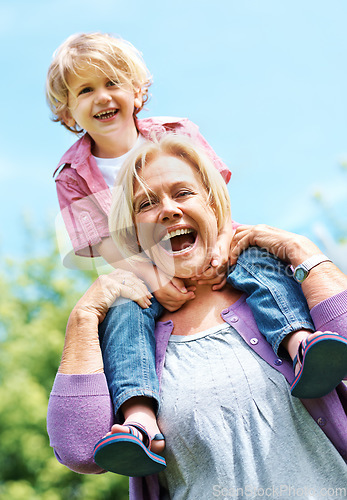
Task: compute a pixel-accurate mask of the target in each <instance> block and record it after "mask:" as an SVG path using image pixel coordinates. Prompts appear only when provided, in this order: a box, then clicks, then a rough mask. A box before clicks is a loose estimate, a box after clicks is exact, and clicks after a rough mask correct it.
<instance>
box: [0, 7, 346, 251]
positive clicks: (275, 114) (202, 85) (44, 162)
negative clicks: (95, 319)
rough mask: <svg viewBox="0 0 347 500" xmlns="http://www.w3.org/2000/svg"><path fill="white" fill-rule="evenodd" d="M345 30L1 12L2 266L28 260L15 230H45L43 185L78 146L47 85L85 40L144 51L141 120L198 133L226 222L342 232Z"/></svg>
mask: <svg viewBox="0 0 347 500" xmlns="http://www.w3.org/2000/svg"><path fill="white" fill-rule="evenodd" d="M346 23H347V3H346V1H345V0H331V1H330V2H326V1H320V0H305V1H304V2H303V1H302V0H291V1H289V0H288V1H287V0H283V1H278V0H237V1H236V0H215V1H214V2H211V1H210V0H209V1H207V0H190V1H189V0H188V1H187V0H185V1H183V0H176V1H175V2H163V1H159V0H158V1H154V0H148V1H146V2H140V1H139V0H127V2H124V1H118V0H105V1H100V2H92V1H90V0H83V1H81V0H60V1H59V2H58V1H55V0H52V1H49V0H45V1H37V0H36V1H35V0H34V1H32V2H27V1H16V0H14V1H13V2H7V1H6V2H4V1H0V39H1V40H0V42H1V43H0V47H1V49H0V58H1V78H0V91H1V109H2V120H1V122H2V123H1V150H0V186H1V197H0V223H1V225H0V251H1V253H2V254H5V255H9V256H17V255H23V252H25V244H24V238H23V217H24V218H29V219H30V220H31V224H32V225H33V226H34V227H37V228H45V227H48V226H50V227H53V225H54V219H55V217H56V215H57V213H58V204H57V200H56V194H55V186H54V182H53V180H52V173H53V171H54V168H55V165H56V163H57V162H58V160H59V158H60V157H61V155H62V154H63V153H64V151H65V150H66V149H67V148H68V147H69V146H70V145H71V144H72V143H73V141H74V140H75V137H74V136H73V135H72V134H69V132H67V131H66V130H64V129H63V128H62V127H61V126H59V125H57V124H55V123H53V122H51V121H50V114H49V110H48V107H47V105H46V103H45V96H44V82H45V76H46V72H47V68H48V65H49V63H50V60H51V56H52V53H53V51H54V50H55V49H56V48H57V46H58V45H59V44H60V43H61V42H62V41H63V40H64V39H65V38H66V37H67V36H69V35H70V34H72V33H76V32H82V31H84V32H90V31H102V32H109V33H113V34H118V35H120V36H122V37H123V38H125V39H128V40H130V41H131V42H132V43H133V44H134V45H135V46H136V47H137V48H138V49H140V50H141V51H142V53H143V55H144V59H145V61H146V63H147V65H148V67H149V68H150V70H151V72H152V74H153V76H154V84H153V86H152V88H151V93H152V97H151V99H150V101H149V103H148V104H147V109H148V110H147V111H145V112H142V113H141V116H142V117H146V116H152V115H153V116H154V115H173V116H186V117H188V118H190V119H191V120H192V121H194V122H195V123H197V124H198V125H199V126H200V130H201V132H202V133H203V135H204V136H205V137H206V139H207V140H208V141H209V142H210V144H211V145H212V146H213V148H214V149H215V150H216V152H217V153H218V154H219V155H220V156H221V157H222V158H223V159H224V160H225V162H226V163H227V164H228V165H229V166H230V168H231V170H232V171H233V176H232V180H231V181H230V183H229V191H230V194H231V199H232V209H233V217H234V219H235V220H237V221H239V222H244V223H261V222H262V223H267V224H271V225H276V226H279V227H283V228H285V229H289V230H296V231H304V232H305V233H306V234H308V235H310V236H312V235H316V234H318V233H317V231H318V230H317V229H316V228H317V226H319V227H320V231H321V232H322V231H323V232H324V231H325V232H326V230H327V227H328V225H329V219H328V217H327V216H326V214H327V213H329V214H330V213H333V217H336V216H337V218H338V220H339V222H340V223H341V224H344V225H345V226H346V213H347V210H346V208H347V172H346V171H344V170H343V169H342V168H341V166H340V164H341V162H344V161H346V158H347V30H346ZM316 192H320V193H322V195H323V198H324V203H325V204H326V207H327V209H326V210H325V211H323V210H322V209H321V207H320V206H319V204H317V202H316V201H315V200H314V199H313V195H314V193H316ZM322 224H323V226H322ZM322 227H323V229H322ZM328 231H332V228H331V227H330V228H329V227H328ZM314 237H316V236H314ZM30 244H31V243H30ZM33 245H34V243H33ZM26 246H28V242H27V244H26ZM34 249H35V251H37V252H40V246H38V247H34Z"/></svg>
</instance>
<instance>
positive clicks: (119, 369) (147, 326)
mask: <svg viewBox="0 0 347 500" xmlns="http://www.w3.org/2000/svg"><path fill="white" fill-rule="evenodd" d="M151 300H152V305H151V307H149V308H148V309H142V308H141V307H140V306H139V305H138V304H137V303H136V302H132V301H127V300H126V299H122V298H120V299H118V300H117V301H116V303H115V305H114V306H113V307H111V308H110V309H109V311H108V313H107V315H106V317H105V319H104V321H103V322H102V323H101V324H100V325H99V340H100V346H101V351H102V356H103V361H104V369H105V376H106V379H107V384H108V387H109V390H110V394H111V398H112V401H113V405H114V412H115V415H116V417H119V414H118V411H119V408H120V406H121V405H122V404H123V403H124V402H125V401H127V400H128V399H130V398H132V397H134V396H147V397H149V398H152V399H153V404H154V409H155V411H157V410H158V407H159V383H158V378H157V375H156V371H155V338H154V328H155V323H156V321H157V320H158V319H159V318H160V316H161V315H162V313H163V311H164V308H163V306H161V305H160V304H159V302H158V301H157V300H156V299H155V298H154V297H153V299H151Z"/></svg>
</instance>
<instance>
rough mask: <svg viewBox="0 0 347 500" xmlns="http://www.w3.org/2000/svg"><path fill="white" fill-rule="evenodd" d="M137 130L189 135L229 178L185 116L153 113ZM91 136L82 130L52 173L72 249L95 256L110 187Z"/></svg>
mask: <svg viewBox="0 0 347 500" xmlns="http://www.w3.org/2000/svg"><path fill="white" fill-rule="evenodd" d="M136 127H137V129H138V131H139V132H140V133H141V134H142V135H143V136H144V137H145V138H146V139H148V140H151V137H153V135H155V136H156V137H158V136H160V135H162V134H164V133H166V132H172V133H176V134H182V135H185V136H188V137H190V138H191V139H192V140H193V141H195V142H196V144H197V145H199V146H202V147H203V148H204V149H205V151H206V153H207V154H208V156H209V157H210V159H211V160H212V161H213V163H214V165H215V167H216V168H217V169H218V171H219V172H220V173H221V175H222V176H223V178H224V180H225V182H229V179H230V176H231V172H230V171H229V169H228V168H227V166H226V165H225V164H224V163H223V161H222V160H221V159H220V158H219V157H218V156H217V155H216V153H215V152H214V151H213V149H212V148H211V147H210V146H209V144H208V143H207V141H206V140H205V139H204V138H203V136H202V135H201V134H200V132H199V129H198V127H197V125H195V124H194V123H192V122H191V121H189V120H188V119H187V118H173V117H155V118H145V119H143V120H136ZM91 145H92V140H91V138H90V136H89V135H88V134H85V135H84V136H83V137H82V138H81V139H79V140H78V141H77V142H75V144H74V145H73V146H72V147H71V148H70V149H69V150H68V151H67V152H66V153H65V154H64V155H63V157H62V158H61V160H60V162H59V164H58V167H57V169H56V170H55V172H54V174H53V176H54V177H55V181H56V187H57V194H58V200H59V205H60V210H61V214H62V217H63V219H64V223H65V226H66V229H67V232H68V234H69V237H70V240H71V243H72V246H73V249H74V252H75V254H76V255H80V256H83V257H98V256H99V253H98V252H97V250H96V249H95V245H98V244H99V243H101V240H102V238H106V237H108V236H109V230H108V214H109V211H110V207H111V199H112V195H111V190H110V189H109V188H108V186H107V184H106V182H105V180H104V178H103V176H102V174H101V172H100V170H99V168H98V166H97V164H96V161H95V159H94V157H93V155H92V153H91Z"/></svg>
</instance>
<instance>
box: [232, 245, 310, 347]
mask: <svg viewBox="0 0 347 500" xmlns="http://www.w3.org/2000/svg"><path fill="white" fill-rule="evenodd" d="M228 283H230V284H231V285H232V286H233V287H234V288H237V289H238V290H242V291H243V292H245V293H246V294H247V295H248V297H247V299H246V301H247V303H248V304H249V306H250V308H251V310H252V313H253V316H254V319H255V321H256V323H257V326H258V328H259V331H260V332H261V333H262V334H263V335H264V337H265V338H266V340H267V341H268V342H269V344H271V345H272V348H273V350H274V351H275V353H277V351H278V348H279V345H280V343H281V342H282V340H283V339H284V337H286V336H287V335H288V334H289V333H291V332H295V331H297V330H301V329H306V330H312V331H315V328H314V325H313V322H312V318H311V315H310V311H309V309H308V305H307V302H306V299H305V296H304V294H303V292H302V290H301V285H300V284H299V283H297V282H296V281H295V280H294V278H293V273H292V271H291V270H290V266H289V265H288V264H286V263H285V262H283V261H282V260H280V259H278V258H277V257H275V256H274V255H272V254H271V253H269V252H268V251H267V250H265V249H263V248H259V247H249V248H247V250H245V251H244V252H243V253H242V254H241V255H240V256H239V258H238V260H237V264H236V265H235V266H234V269H233V270H232V271H231V272H230V274H229V276H228Z"/></svg>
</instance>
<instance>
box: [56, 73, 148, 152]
mask: <svg viewBox="0 0 347 500" xmlns="http://www.w3.org/2000/svg"><path fill="white" fill-rule="evenodd" d="M67 81H68V85H69V88H70V89H69V94H68V110H67V111H66V112H65V113H64V116H63V119H64V121H65V123H66V124H67V125H68V126H73V125H75V123H78V125H79V126H80V127H81V128H83V129H84V130H85V131H86V132H88V134H89V135H90V136H91V137H92V138H93V140H94V142H95V148H94V151H93V153H94V154H95V155H96V156H100V157H103V156H104V157H109V156H110V153H109V144H110V142H112V144H114V153H113V154H111V156H115V157H116V156H121V155H122V154H125V153H126V152H127V151H128V150H129V149H131V147H132V146H133V145H134V142H135V141H136V137H137V131H136V127H135V121H134V109H135V108H139V107H141V105H142V94H141V91H139V92H137V93H134V90H133V89H132V88H131V87H130V86H125V85H124V84H122V85H118V84H117V83H116V82H115V81H113V80H112V79H111V78H110V77H108V76H107V75H106V74H105V73H104V72H103V71H102V70H100V69H98V68H96V67H94V66H92V65H85V67H83V68H82V70H81V71H80V72H79V74H78V75H69V76H68V78H67ZM106 145H107V147H106Z"/></svg>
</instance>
